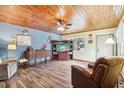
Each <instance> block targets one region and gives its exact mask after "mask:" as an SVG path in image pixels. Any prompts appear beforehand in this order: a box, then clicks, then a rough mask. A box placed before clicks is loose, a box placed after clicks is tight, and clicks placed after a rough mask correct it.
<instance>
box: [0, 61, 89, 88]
mask: <svg viewBox="0 0 124 93" xmlns="http://www.w3.org/2000/svg"><path fill="white" fill-rule="evenodd" d="M87 64H88V62H81V61H72V60H70V61H49V62H47V63H42V64H37V65H36V66H34V67H29V68H19V69H18V71H17V73H16V74H15V75H14V76H13V77H12V78H10V79H9V80H6V81H0V87H1V88H4V87H5V88H9V87H12V88H44V87H45V88H70V87H72V85H71V65H79V66H81V67H84V68H87ZM88 71H89V72H90V70H88Z"/></svg>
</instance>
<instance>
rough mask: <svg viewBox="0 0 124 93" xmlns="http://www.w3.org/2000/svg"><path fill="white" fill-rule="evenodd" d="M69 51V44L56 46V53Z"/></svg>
mask: <svg viewBox="0 0 124 93" xmlns="http://www.w3.org/2000/svg"><path fill="white" fill-rule="evenodd" d="M69 50H70V44H64V43H58V44H56V51H57V52H66V51H69Z"/></svg>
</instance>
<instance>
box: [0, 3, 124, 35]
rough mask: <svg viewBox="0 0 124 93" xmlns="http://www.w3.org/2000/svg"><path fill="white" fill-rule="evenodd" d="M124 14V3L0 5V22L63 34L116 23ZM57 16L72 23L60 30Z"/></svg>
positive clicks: (90, 29) (106, 26)
mask: <svg viewBox="0 0 124 93" xmlns="http://www.w3.org/2000/svg"><path fill="white" fill-rule="evenodd" d="M123 14H124V6H120V5H115V6H111V5H105V6H104V5H89V6H88V5H80V6H79V5H76V6H71V5H70V6H63V5H54V6H53V5H26V6H2V5H1V6H0V22H6V23H10V24H14V25H19V26H22V27H23V26H24V27H30V28H34V29H39V30H42V31H47V32H51V33H57V34H62V35H64V34H72V33H78V32H84V31H92V30H97V29H105V28H112V27H117V25H118V23H119V21H120V19H121V17H122V15H123ZM58 19H61V20H63V21H64V24H68V23H71V24H72V25H71V26H69V27H68V28H69V29H65V30H63V31H58V30H57V27H58V25H57V23H58Z"/></svg>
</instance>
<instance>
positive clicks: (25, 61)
mask: <svg viewBox="0 0 124 93" xmlns="http://www.w3.org/2000/svg"><path fill="white" fill-rule="evenodd" d="M18 62H19V66H22V65H23V66H28V60H27V59H25V58H23V59H20V60H18Z"/></svg>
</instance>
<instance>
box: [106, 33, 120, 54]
mask: <svg viewBox="0 0 124 93" xmlns="http://www.w3.org/2000/svg"><path fill="white" fill-rule="evenodd" d="M105 44H106V45H115V56H118V45H117V37H116V36H115V35H114V34H109V38H107V40H106V41H105Z"/></svg>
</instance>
